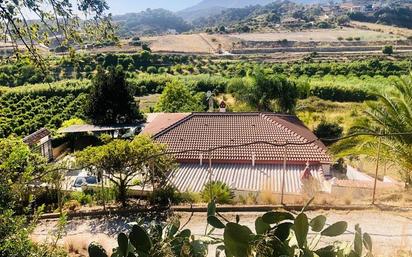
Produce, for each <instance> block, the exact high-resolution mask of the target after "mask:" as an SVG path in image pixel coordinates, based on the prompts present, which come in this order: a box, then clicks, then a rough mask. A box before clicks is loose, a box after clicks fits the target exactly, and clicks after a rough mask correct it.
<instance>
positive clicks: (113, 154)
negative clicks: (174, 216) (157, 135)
mask: <svg viewBox="0 0 412 257" xmlns="http://www.w3.org/2000/svg"><path fill="white" fill-rule="evenodd" d="M165 150H166V148H165V146H164V145H162V144H159V143H154V142H153V141H152V140H151V139H150V138H149V137H145V136H137V137H135V138H134V139H133V140H132V141H131V142H129V141H126V140H120V139H115V140H112V141H111V142H109V143H107V144H105V145H103V146H95V147H88V148H86V149H85V150H83V151H82V152H78V153H76V159H77V162H78V164H79V165H80V166H83V167H89V168H90V169H92V170H93V171H98V172H101V171H103V174H102V175H103V177H104V178H107V179H109V180H110V181H111V182H112V183H113V184H114V185H115V186H116V188H117V192H118V200H119V201H120V202H121V203H122V204H123V206H125V205H126V201H127V190H128V188H129V187H130V186H131V185H132V183H131V181H132V180H133V179H134V178H136V177H141V184H142V185H143V186H144V185H146V184H147V183H150V185H151V186H152V187H153V188H154V189H156V188H157V187H159V186H160V185H164V183H166V182H165V180H166V172H168V171H171V170H172V169H174V165H175V162H174V160H173V159H172V158H171V157H169V156H166V155H160V154H162V153H164V152H165Z"/></svg>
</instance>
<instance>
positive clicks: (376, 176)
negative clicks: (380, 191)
mask: <svg viewBox="0 0 412 257" xmlns="http://www.w3.org/2000/svg"><path fill="white" fill-rule="evenodd" d="M381 144H382V137H379V143H378V153H377V156H376V169H375V182H374V184H373V194H372V204H375V194H376V184H377V180H378V171H379V161H380V155H381Z"/></svg>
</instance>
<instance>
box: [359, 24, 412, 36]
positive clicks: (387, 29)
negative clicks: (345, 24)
mask: <svg viewBox="0 0 412 257" xmlns="http://www.w3.org/2000/svg"><path fill="white" fill-rule="evenodd" d="M351 25H353V26H354V27H357V28H362V29H369V30H373V31H379V32H384V33H393V34H396V35H401V36H404V37H409V36H412V30H411V29H407V28H396V27H394V26H388V25H382V24H375V23H368V22H358V21H352V22H351Z"/></svg>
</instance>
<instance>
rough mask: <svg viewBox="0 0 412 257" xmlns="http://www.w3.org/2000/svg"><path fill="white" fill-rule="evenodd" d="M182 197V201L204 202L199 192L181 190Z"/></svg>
mask: <svg viewBox="0 0 412 257" xmlns="http://www.w3.org/2000/svg"><path fill="white" fill-rule="evenodd" d="M180 199H181V201H182V203H200V202H202V196H201V195H200V194H199V193H194V192H189V191H186V192H181V193H180Z"/></svg>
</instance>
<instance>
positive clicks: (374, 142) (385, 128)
mask: <svg viewBox="0 0 412 257" xmlns="http://www.w3.org/2000/svg"><path fill="white" fill-rule="evenodd" d="M377 96H378V101H374V102H367V106H368V109H367V110H366V112H365V113H366V118H364V119H360V120H358V121H357V124H356V125H355V126H354V127H353V128H352V129H351V132H360V133H365V132H366V133H395V135H391V136H385V137H381V138H380V139H378V138H376V137H374V136H368V135H366V136H360V137H357V138H355V139H348V140H343V141H341V142H339V143H337V144H336V145H335V146H334V148H333V150H334V152H335V153H336V154H337V157H344V156H350V155H366V156H369V157H371V158H375V157H376V154H377V149H378V144H379V140H382V141H381V142H382V145H381V159H382V160H383V161H385V162H389V163H395V164H397V166H398V167H399V172H400V175H401V177H402V178H403V180H404V182H405V186H411V185H412V148H411V144H412V135H409V134H402V133H409V132H411V131H412V112H411V106H412V75H409V76H406V77H402V78H398V79H396V80H395V83H394V86H393V87H392V88H391V89H390V90H387V91H386V92H385V93H379V94H378V95H377ZM396 133H398V134H396Z"/></svg>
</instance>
